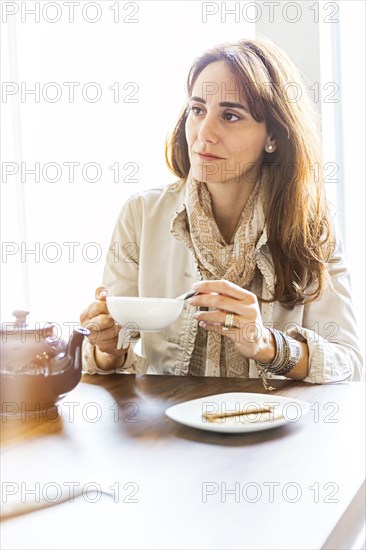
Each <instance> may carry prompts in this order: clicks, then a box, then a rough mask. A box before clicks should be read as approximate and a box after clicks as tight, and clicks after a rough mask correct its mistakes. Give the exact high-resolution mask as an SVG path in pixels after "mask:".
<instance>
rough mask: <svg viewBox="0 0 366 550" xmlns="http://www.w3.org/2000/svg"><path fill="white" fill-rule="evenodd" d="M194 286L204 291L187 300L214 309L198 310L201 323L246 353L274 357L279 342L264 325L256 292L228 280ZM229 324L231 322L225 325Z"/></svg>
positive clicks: (251, 356)
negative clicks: (228, 339) (276, 341)
mask: <svg viewBox="0 0 366 550" xmlns="http://www.w3.org/2000/svg"><path fill="white" fill-rule="evenodd" d="M193 289H194V290H196V291H197V292H199V293H202V294H198V295H196V296H193V297H192V298H189V300H188V302H189V303H190V304H191V305H192V306H194V307H197V308H198V307H208V308H210V309H213V311H197V312H196V313H195V318H196V319H197V320H198V321H199V323H200V326H202V327H203V328H205V329H206V330H207V331H210V332H218V333H219V334H223V335H224V336H227V337H228V338H230V339H231V340H232V341H233V342H234V344H235V346H236V348H237V350H238V351H239V353H241V354H242V355H244V357H247V358H249V359H254V360H256V361H261V362H262V363H270V362H271V361H272V360H273V359H274V356H275V354H276V344H275V342H274V338H273V336H272V333H271V331H270V330H268V329H267V328H266V327H265V326H264V325H263V322H262V317H261V314H260V311H259V304H258V300H257V297H256V295H255V294H253V293H252V292H249V291H248V290H245V289H243V288H241V287H240V286H238V285H236V284H234V283H231V282H230V281H225V280H221V281H202V282H198V283H195V284H194V285H193ZM230 314H233V316H232V315H231V316H230ZM201 323H203V324H201ZM228 324H230V325H231V326H230V327H228V326H225V325H228Z"/></svg>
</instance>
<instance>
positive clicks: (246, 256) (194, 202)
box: [181, 169, 268, 378]
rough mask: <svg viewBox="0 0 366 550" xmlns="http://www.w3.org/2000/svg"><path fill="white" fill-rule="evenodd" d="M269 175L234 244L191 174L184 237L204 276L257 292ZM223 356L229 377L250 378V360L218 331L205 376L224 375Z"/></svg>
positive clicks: (246, 212)
mask: <svg viewBox="0 0 366 550" xmlns="http://www.w3.org/2000/svg"><path fill="white" fill-rule="evenodd" d="M266 174H267V172H266V170H265V169H264V170H263V172H262V177H261V178H260V179H259V180H258V181H257V183H256V184H255V186H254V189H253V190H252V192H251V194H250V196H249V198H248V200H247V203H246V205H245V207H244V210H243V212H242V214H241V217H240V219H239V222H238V225H237V228H236V230H235V234H234V237H233V238H232V241H231V243H230V244H227V243H226V242H225V240H224V238H223V236H222V235H221V233H220V230H219V228H218V226H217V224H216V222H215V219H214V216H213V213H212V203H211V195H210V192H209V191H208V188H207V186H206V184H205V183H203V182H199V181H197V180H196V179H194V178H193V177H192V176H191V174H189V175H188V178H187V182H186V185H187V191H186V205H185V206H186V215H187V220H186V222H187V223H186V226H187V230H186V231H185V232H184V233H185V234H184V235H181V237H182V240H183V241H184V243H185V245H186V246H187V248H189V249H190V250H191V251H192V252H193V254H194V255H195V258H196V262H197V265H198V268H199V271H200V273H201V277H202V279H206V280H209V279H226V280H228V281H231V282H233V283H235V284H237V285H239V286H240V287H242V288H246V289H248V290H250V291H253V290H252V288H250V286H252V287H253V286H254V274H255V271H256V253H255V245H256V244H257V242H258V239H259V237H260V235H261V234H262V231H263V228H264V225H265V214H264V205H265V201H266V193H267V181H268V179H267V177H266ZM251 283H253V284H252V285H251ZM222 346H224V349H222ZM222 352H224V353H222ZM220 356H221V357H222V356H224V358H225V360H226V369H225V374H226V376H233V377H246V378H247V377H248V375H249V374H248V373H249V361H248V359H246V358H245V357H244V356H243V355H242V354H240V353H239V352H238V351H237V349H236V347H235V344H234V342H232V340H230V339H229V338H226V337H225V336H223V335H221V334H218V333H216V332H208V333H207V348H206V364H205V370H204V375H205V376H220V375H221V373H220Z"/></svg>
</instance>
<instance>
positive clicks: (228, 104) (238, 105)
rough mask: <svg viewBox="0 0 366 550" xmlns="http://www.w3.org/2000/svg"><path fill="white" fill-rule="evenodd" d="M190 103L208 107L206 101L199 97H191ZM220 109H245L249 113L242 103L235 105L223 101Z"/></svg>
mask: <svg viewBox="0 0 366 550" xmlns="http://www.w3.org/2000/svg"><path fill="white" fill-rule="evenodd" d="M189 101H198V102H199V103H203V104H204V105H206V101H205V100H204V99H202V97H198V96H193V97H191V98H190V99H189ZM219 107H228V108H229V109H243V111H246V112H247V113H249V109H248V107H246V106H245V105H242V104H241V103H233V102H231V101H221V103H219Z"/></svg>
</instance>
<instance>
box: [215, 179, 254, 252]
mask: <svg viewBox="0 0 366 550" xmlns="http://www.w3.org/2000/svg"><path fill="white" fill-rule="evenodd" d="M255 184H256V182H255V181H242V180H240V181H239V182H236V181H235V180H231V181H227V182H224V183H221V182H218V183H206V185H207V189H208V190H209V192H210V195H211V202H212V212H213V215H214V218H215V221H216V224H217V227H218V228H219V230H220V233H221V235H222V236H223V237H224V239H225V241H226V242H227V243H228V244H230V243H231V240H232V238H233V236H234V233H235V229H236V228H237V225H238V222H239V219H240V216H241V214H242V212H243V210H244V208H245V205H246V203H247V202H248V198H249V196H250V194H251V192H252V191H253V189H254V187H255Z"/></svg>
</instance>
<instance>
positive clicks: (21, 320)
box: [0, 309, 55, 336]
mask: <svg viewBox="0 0 366 550" xmlns="http://www.w3.org/2000/svg"><path fill="white" fill-rule="evenodd" d="M11 313H12V315H14V317H15V321H9V322H4V323H1V324H0V334H7V335H14V334H15V333H16V332H17V331H18V330H19V329H20V330H21V332H22V333H26V334H40V333H42V336H49V335H51V334H52V333H53V329H54V328H55V325H54V324H52V323H39V322H37V323H35V324H28V323H27V315H29V311H25V310H23V309H15V310H14V311H12V312H11Z"/></svg>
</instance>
